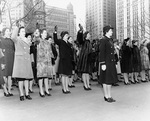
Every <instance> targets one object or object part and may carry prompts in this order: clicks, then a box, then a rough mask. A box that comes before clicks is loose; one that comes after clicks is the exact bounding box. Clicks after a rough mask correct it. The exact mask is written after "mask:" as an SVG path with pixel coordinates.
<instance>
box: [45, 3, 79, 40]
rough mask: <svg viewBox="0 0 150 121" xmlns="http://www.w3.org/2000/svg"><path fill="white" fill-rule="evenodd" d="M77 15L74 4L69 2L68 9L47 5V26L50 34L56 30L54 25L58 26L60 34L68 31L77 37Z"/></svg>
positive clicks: (74, 37)
mask: <svg viewBox="0 0 150 121" xmlns="http://www.w3.org/2000/svg"><path fill="white" fill-rule="evenodd" d="M75 19H76V16H75V15H74V11H73V6H72V4H71V3H70V4H68V6H67V9H62V8H58V7H53V6H46V28H47V30H48V32H49V33H50V34H52V33H53V32H54V26H55V25H57V26H58V35H59V37H60V33H61V32H62V31H68V32H69V34H70V35H71V36H72V37H73V39H76V25H75Z"/></svg>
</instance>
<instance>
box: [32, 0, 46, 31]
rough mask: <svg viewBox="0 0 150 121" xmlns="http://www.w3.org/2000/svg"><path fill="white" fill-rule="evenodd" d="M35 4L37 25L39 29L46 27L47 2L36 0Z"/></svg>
mask: <svg viewBox="0 0 150 121" xmlns="http://www.w3.org/2000/svg"><path fill="white" fill-rule="evenodd" d="M34 6H35V8H34V16H35V23H36V25H35V26H36V27H37V28H39V29H43V28H45V27H46V20H45V17H46V13H45V6H46V5H45V2H44V0H34Z"/></svg>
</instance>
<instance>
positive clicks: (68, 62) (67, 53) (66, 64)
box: [53, 33, 73, 76]
mask: <svg viewBox="0 0 150 121" xmlns="http://www.w3.org/2000/svg"><path fill="white" fill-rule="evenodd" d="M53 36H54V42H55V43H56V44H57V45H58V46H59V58H60V60H59V65H58V73H59V74H63V75H67V76H69V75H72V70H73V65H72V58H73V54H72V50H71V47H70V45H69V44H68V43H66V42H65V41H64V40H62V39H58V38H57V33H54V34H53Z"/></svg>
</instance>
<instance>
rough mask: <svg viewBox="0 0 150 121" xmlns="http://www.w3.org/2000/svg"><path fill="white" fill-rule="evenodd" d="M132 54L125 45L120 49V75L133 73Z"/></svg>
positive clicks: (129, 48)
mask: <svg viewBox="0 0 150 121" xmlns="http://www.w3.org/2000/svg"><path fill="white" fill-rule="evenodd" d="M132 62H133V53H132V49H131V47H129V46H127V45H126V44H125V43H124V44H123V45H122V47H121V61H120V64H121V72H122V73H132V71H133V64H132Z"/></svg>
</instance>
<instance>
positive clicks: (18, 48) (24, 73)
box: [12, 28, 33, 79]
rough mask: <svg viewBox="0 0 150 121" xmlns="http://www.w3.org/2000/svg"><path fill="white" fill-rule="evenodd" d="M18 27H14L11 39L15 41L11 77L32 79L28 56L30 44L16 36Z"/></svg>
mask: <svg viewBox="0 0 150 121" xmlns="http://www.w3.org/2000/svg"><path fill="white" fill-rule="evenodd" d="M17 34H18V28H16V29H15V31H14V33H13V35H12V40H13V41H14V43H15V59H14V67H13V74H12V77H14V78H25V79H32V78H33V71H32V66H31V58H30V44H29V43H27V42H26V40H22V39H21V38H20V37H18V36H17ZM24 39H27V38H24Z"/></svg>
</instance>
